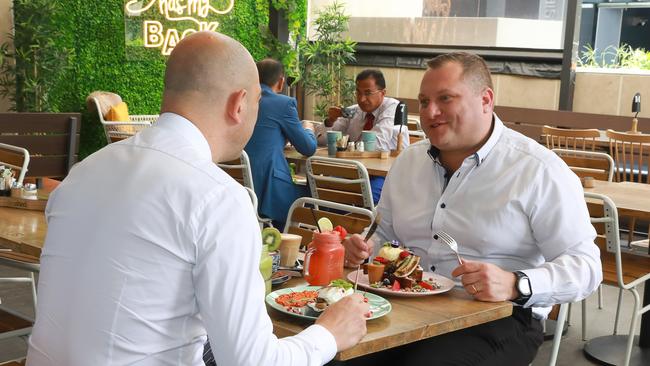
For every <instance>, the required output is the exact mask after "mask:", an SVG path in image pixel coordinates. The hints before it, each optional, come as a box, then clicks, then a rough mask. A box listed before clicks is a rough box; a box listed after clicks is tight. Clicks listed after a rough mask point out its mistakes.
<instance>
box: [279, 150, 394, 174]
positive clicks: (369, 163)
mask: <svg viewBox="0 0 650 366" xmlns="http://www.w3.org/2000/svg"><path fill="white" fill-rule="evenodd" d="M314 155H315V156H325V157H327V156H328V155H327V148H326V147H319V148H318V149H316V153H315V154H314ZM284 156H285V157H286V158H287V160H288V161H290V162H304V161H306V160H307V156H304V155H302V154H301V153H299V152H298V151H296V149H294V148H290V149H285V150H284ZM395 158H396V157H395V156H389V157H388V158H386V159H379V158H349V159H350V160H356V161H358V162H360V163H361V164H363V166H365V167H366V169H367V170H368V174H370V175H376V176H381V177H385V176H386V174H388V171H389V170H390V167H391V165H393V162H394V161H395Z"/></svg>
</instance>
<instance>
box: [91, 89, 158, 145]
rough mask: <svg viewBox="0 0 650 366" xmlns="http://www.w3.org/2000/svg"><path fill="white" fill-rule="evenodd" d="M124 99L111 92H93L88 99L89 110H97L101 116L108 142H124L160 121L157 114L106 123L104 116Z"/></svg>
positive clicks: (135, 116) (130, 116)
mask: <svg viewBox="0 0 650 366" xmlns="http://www.w3.org/2000/svg"><path fill="white" fill-rule="evenodd" d="M121 101H122V98H120V96H119V95H117V94H115V93H109V92H101V91H98V92H93V93H92V94H90V95H89V96H88V98H87V99H86V103H87V105H88V109H89V110H92V109H95V110H97V114H98V115H99V122H101V124H102V127H104V134H105V135H106V142H108V143H109V144H110V143H112V142H116V141H120V140H124V139H126V138H128V137H131V136H133V135H135V134H136V133H138V132H139V131H140V130H142V129H144V128H147V127H149V126H151V125H152V124H153V122H155V121H156V120H157V119H158V115H157V114H140V115H129V120H128V121H106V120H105V119H104V116H105V115H106V113H107V112H108V110H109V109H110V107H112V106H114V105H116V104H118V103H120V102H121Z"/></svg>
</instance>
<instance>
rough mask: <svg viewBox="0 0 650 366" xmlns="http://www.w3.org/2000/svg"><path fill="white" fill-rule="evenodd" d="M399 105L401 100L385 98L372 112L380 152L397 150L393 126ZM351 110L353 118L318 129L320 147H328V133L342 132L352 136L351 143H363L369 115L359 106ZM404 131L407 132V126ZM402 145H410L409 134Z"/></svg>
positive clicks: (373, 128) (354, 106) (338, 119)
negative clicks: (362, 139) (362, 135)
mask: <svg viewBox="0 0 650 366" xmlns="http://www.w3.org/2000/svg"><path fill="white" fill-rule="evenodd" d="M398 104H399V100H397V99H393V98H389V97H384V101H383V102H382V103H381V105H379V107H378V108H377V109H375V110H374V111H372V112H370V113H372V115H374V116H375V121H374V123H373V126H372V131H375V132H376V133H377V150H379V151H389V150H395V149H396V148H397V139H396V138H394V131H393V126H394V125H395V109H397V105H398ZM350 109H351V110H352V111H353V113H354V115H353V116H352V117H351V118H345V117H339V118H337V119H336V121H334V124H333V125H332V127H330V128H327V127H324V125H319V127H317V128H318V131H317V132H318V133H317V135H318V143H319V144H320V145H327V133H326V131H341V132H342V133H343V134H344V135H349V136H350V140H349V141H355V142H356V141H361V132H362V131H363V126H364V125H365V124H366V114H367V113H366V112H364V111H362V110H361V108H359V105H358V104H355V105H353V106H351V107H350ZM404 129H405V130H406V126H405V127H404ZM407 132H408V131H407ZM402 143H403V144H406V145H408V134H407V135H406V138H405V139H403V142H402Z"/></svg>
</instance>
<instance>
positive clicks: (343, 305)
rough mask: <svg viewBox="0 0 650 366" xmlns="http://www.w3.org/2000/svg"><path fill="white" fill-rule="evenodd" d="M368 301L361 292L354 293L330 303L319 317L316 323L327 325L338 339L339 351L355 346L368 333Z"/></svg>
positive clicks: (337, 346) (326, 327)
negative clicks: (365, 300)
mask: <svg viewBox="0 0 650 366" xmlns="http://www.w3.org/2000/svg"><path fill="white" fill-rule="evenodd" d="M369 311H370V306H369V305H368V303H366V302H364V300H363V296H361V294H353V295H350V296H346V297H344V298H342V299H341V300H339V301H338V302H337V303H336V304H334V305H330V306H329V307H328V308H327V309H325V311H324V312H323V313H322V314H321V315H320V316H319V317H318V320H316V324H318V325H320V326H323V327H325V329H327V330H328V331H329V332H330V333H332V335H333V336H334V339H336V348H337V351H338V352H341V351H345V350H346V349H348V348H351V347H353V346H355V345H356V344H357V343H359V341H360V340H361V338H363V336H365V335H366V332H367V329H366V319H367V318H366V314H368V312H369Z"/></svg>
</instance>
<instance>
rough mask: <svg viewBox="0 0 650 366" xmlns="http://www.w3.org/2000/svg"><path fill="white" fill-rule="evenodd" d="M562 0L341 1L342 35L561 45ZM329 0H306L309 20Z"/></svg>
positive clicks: (415, 41)
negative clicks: (344, 19)
mask: <svg viewBox="0 0 650 366" xmlns="http://www.w3.org/2000/svg"><path fill="white" fill-rule="evenodd" d="M566 1H567V0H347V2H346V3H344V8H345V13H346V14H347V15H349V16H350V23H349V26H350V30H349V33H348V35H349V36H350V38H352V39H353V40H354V41H357V42H362V43H384V44H403V45H435V46H470V47H504V48H531V49H562V42H563V19H564V12H565V9H566ZM333 2H334V1H333V0H310V1H309V4H310V14H309V16H310V20H312V19H314V17H315V16H316V12H318V11H319V10H320V9H322V8H324V7H325V6H328V5H330V4H332V3H333ZM339 2H340V3H343V1H340V0H339ZM311 24H312V22H311V21H310V23H309V36H310V38H313V34H314V29H312V27H311Z"/></svg>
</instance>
